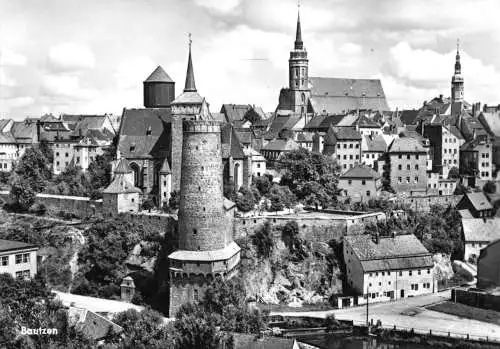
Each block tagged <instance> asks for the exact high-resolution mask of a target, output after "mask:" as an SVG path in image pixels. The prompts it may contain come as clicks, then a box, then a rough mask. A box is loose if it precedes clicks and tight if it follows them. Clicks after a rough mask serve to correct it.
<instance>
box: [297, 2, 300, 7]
mask: <svg viewBox="0 0 500 349" xmlns="http://www.w3.org/2000/svg"><path fill="white" fill-rule="evenodd" d="M297 7H298V8H299V9H300V0H297Z"/></svg>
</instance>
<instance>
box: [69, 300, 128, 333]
mask: <svg viewBox="0 0 500 349" xmlns="http://www.w3.org/2000/svg"><path fill="white" fill-rule="evenodd" d="M68 320H69V322H70V323H71V324H73V325H75V327H76V328H78V329H79V330H80V331H82V332H83V334H84V335H85V336H86V337H88V338H91V339H94V340H99V339H102V338H104V337H105V336H106V335H107V334H108V333H109V332H110V331H111V332H114V333H121V332H123V327H121V326H119V325H117V324H115V323H114V322H112V321H110V320H108V319H106V318H105V317H103V316H101V315H99V314H96V313H94V312H92V311H90V310H87V309H84V308H76V307H70V308H69V310H68Z"/></svg>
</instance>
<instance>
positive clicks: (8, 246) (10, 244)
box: [0, 239, 38, 252]
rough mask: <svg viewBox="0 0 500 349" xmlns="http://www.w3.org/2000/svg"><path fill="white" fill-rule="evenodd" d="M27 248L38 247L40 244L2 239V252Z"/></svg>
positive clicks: (0, 247)
mask: <svg viewBox="0 0 500 349" xmlns="http://www.w3.org/2000/svg"><path fill="white" fill-rule="evenodd" d="M25 249H38V246H36V245H34V244H27V243H25V242H21V241H13V240H3V239H0V252H8V251H15V250H25Z"/></svg>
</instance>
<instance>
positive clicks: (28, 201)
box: [10, 175, 36, 211]
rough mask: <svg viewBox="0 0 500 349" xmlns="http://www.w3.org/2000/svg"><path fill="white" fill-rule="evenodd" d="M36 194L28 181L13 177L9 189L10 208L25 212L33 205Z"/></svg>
mask: <svg viewBox="0 0 500 349" xmlns="http://www.w3.org/2000/svg"><path fill="white" fill-rule="evenodd" d="M35 199H36V192H35V190H34V189H33V187H32V184H31V182H30V181H29V180H28V179H25V178H23V177H20V176H18V175H15V176H14V179H13V181H12V184H11V188H10V200H11V204H12V206H13V207H12V208H13V209H15V210H20V211H27V210H28V209H29V208H30V207H31V205H33V204H34V203H35Z"/></svg>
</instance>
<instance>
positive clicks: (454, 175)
mask: <svg viewBox="0 0 500 349" xmlns="http://www.w3.org/2000/svg"><path fill="white" fill-rule="evenodd" d="M459 178H460V172H459V170H458V167H456V166H453V167H452V168H450V171H449V172H448V179H459Z"/></svg>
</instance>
